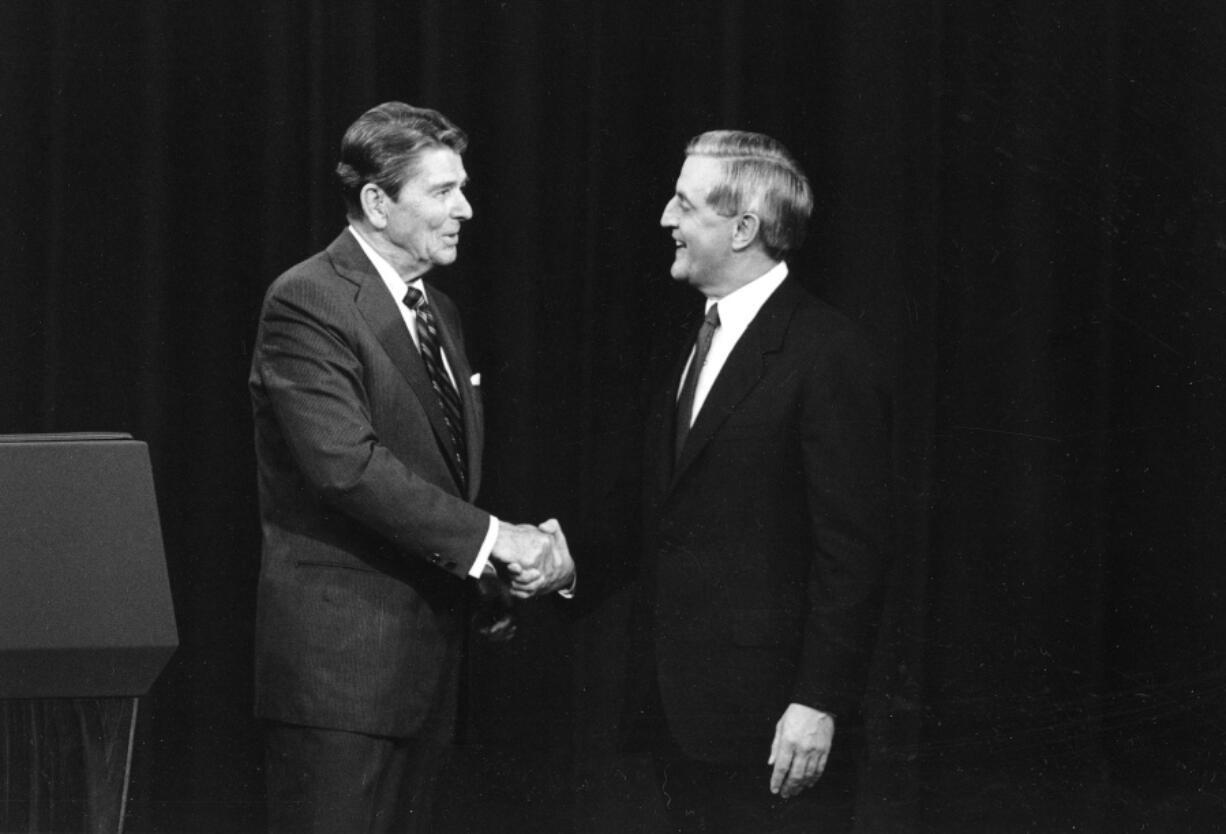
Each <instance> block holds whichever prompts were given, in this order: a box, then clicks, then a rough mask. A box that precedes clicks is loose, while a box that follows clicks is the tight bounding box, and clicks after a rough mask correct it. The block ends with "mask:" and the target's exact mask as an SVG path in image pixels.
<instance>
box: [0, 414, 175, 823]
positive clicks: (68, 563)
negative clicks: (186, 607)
mask: <svg viewBox="0 0 1226 834" xmlns="http://www.w3.org/2000/svg"><path fill="white" fill-rule="evenodd" d="M177 647H178V631H177V627H176V624H175V617H174V608H173V604H172V601H171V597H170V587H169V582H168V579H167V574H166V560H165V555H164V553H163V549H162V533H161V526H160V524H159V522H158V513H157V502H156V500H155V495H154V488H153V476H152V472H151V469H150V465H149V453H148V449H147V447H146V446H145V444H144V443H141V442H138V441H136V440H133V439H132V438H131V437H130V436H128V435H123V434H70V435H5V436H0V699H3V700H0V709H3V711H4V716H3V717H4V727H3V731H4V741H5V744H4V745H3V747H2V748H0V755H4V756H5V757H6V760H5V761H4V762H3V763H4V765H5V772H6V773H7V774H9V777H10V778H8V779H6V780H5V783H4V785H3V786H2V788H0V790H3V791H4V795H0V802H3V803H4V807H3V808H0V811H3V813H0V823H4V824H5V827H4V830H29V831H44V830H64V829H63V828H62V826H64V825H68V824H70V823H71V825H72V827H73V828H75V830H86V831H110V832H114V831H122V829H123V814H124V805H125V803H126V798H127V785H128V779H129V775H130V768H131V757H132V745H133V738H134V733H135V727H136V708H137V703H138V698H139V696H141V695H144V694H146V693H147V692H148V691H149V688H150V687H151V686H152V685H153V682H154V680H155V679H156V678H157V676H158V674H159V673H160V672H161V670H162V668H163V667H164V666H165V664H166V662H167V661H168V660H169V659H170V657H171V655H172V654H173V653H174V651H175V649H176V648H177ZM116 716H122V718H119V719H117V717H116ZM124 725H126V726H124ZM124 736H126V739H125V738H124ZM74 745H75V746H74ZM70 748H71V749H70ZM120 753H122V755H120ZM48 759H50V761H48ZM72 769H75V770H77V771H80V773H79V774H78V776H77V778H73V777H72V776H71V775H64V774H66V773H67V772H68V771H69V770H72ZM23 770H26V771H28V773H27V774H26V780H25V781H24V782H22V783H21V786H20V788H15V787H14V784H13V783H14V782H15V781H18V780H14V779H13V778H12V775H13V774H14V773H18V772H21V771H23ZM48 774H52V775H51V776H49V775H48ZM46 782H53V783H54V784H44V783H46ZM73 784H76V785H77V788H76V789H75V790H74V789H72V788H71V785H73ZM66 786H68V787H67V790H66ZM74 809H75V810H74ZM17 816H22V817H24V822H20V823H18V825H19V826H20V827H17V828H16V829H14V823H15V822H16V817H17ZM5 817H7V819H5ZM65 820H67V821H68V822H65Z"/></svg>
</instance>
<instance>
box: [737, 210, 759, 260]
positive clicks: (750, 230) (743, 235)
mask: <svg viewBox="0 0 1226 834" xmlns="http://www.w3.org/2000/svg"><path fill="white" fill-rule="evenodd" d="M761 232H762V218H760V217H758V215H757V214H755V213H754V212H752V211H746V212H743V213H742V214H741V216H740V217H738V218H737V219H736V227H735V228H734V229H733V230H732V249H733V251H734V252H740V251H743V250H745V249H748V248H749V247H750V246H751V245H753V242H754V241H755V240H757V239H758V235H759V234H761Z"/></svg>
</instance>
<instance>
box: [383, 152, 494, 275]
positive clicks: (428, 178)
mask: <svg viewBox="0 0 1226 834" xmlns="http://www.w3.org/2000/svg"><path fill="white" fill-rule="evenodd" d="M467 183H468V175H467V174H466V173H465V171H464V162H463V161H462V160H461V159H460V155H459V154H458V153H456V152H455V151H453V150H451V149H450V148H432V149H430V150H428V151H426V152H425V153H423V154H422V155H421V156H420V157H419V158H418V161H417V173H416V174H415V175H414V176H413V177H412V178H411V179H409V180H408V181H406V182H405V184H404V186H403V187H401V189H400V193H399V194H397V195H396V197H395V199H394V200H391V201H389V202H388V203H387V204H386V205H387V227H386V228H385V229H384V230H383V232H384V234H385V235H386V237H387V239H388V241H390V242H391V243H392V245H394V246H395V247H396V248H397V249H398V250H400V251H401V252H402V253H403V256H404V257H403V259H402V264H400V265H398V266H402V267H403V268H401V269H400V271H401V274H404V273H405V272H406V271H407V272H410V273H413V274H415V275H420V274H422V273H425V272H426V271H428V270H429V269H431V268H432V267H435V266H446V265H447V264H450V263H453V262H454V261H455V259H456V255H457V254H458V248H459V245H460V224H461V223H463V222H464V221H465V220H467V219H469V218H470V217H472V216H473V210H472V206H470V205H469V204H468V200H467V199H466V198H465V197H464V186H465V185H466V184H467Z"/></svg>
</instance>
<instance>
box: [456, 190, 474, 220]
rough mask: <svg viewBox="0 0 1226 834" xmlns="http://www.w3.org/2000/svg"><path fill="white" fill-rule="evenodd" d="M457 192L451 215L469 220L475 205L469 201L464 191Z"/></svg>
mask: <svg viewBox="0 0 1226 834" xmlns="http://www.w3.org/2000/svg"><path fill="white" fill-rule="evenodd" d="M456 194H457V199H456V204H455V206H454V208H452V211H451V215H452V216H453V217H456V218H458V219H460V220H468V219H469V218H471V217H472V216H473V207H472V205H471V204H470V203H469V202H468V198H467V197H465V196H464V192H462V191H457V192H456Z"/></svg>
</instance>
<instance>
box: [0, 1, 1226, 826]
mask: <svg viewBox="0 0 1226 834" xmlns="http://www.w3.org/2000/svg"><path fill="white" fill-rule="evenodd" d="M1223 43H1226V7H1222V6H1220V5H1219V4H1218V3H1217V2H1211V1H1210V0H1185V1H1184V2H1156V3H1154V2H1148V3H1147V2H1141V1H1140V0H1087V2H1085V3H1080V4H1065V5H1060V4H1043V3H1016V2H1005V0H985V1H984V2H978V3H959V2H954V0H932V2H928V3H907V2H902V0H877V1H876V2H856V0H832V1H831V2H828V3H799V2H793V3H778V4H775V3H762V4H750V3H746V2H744V0H720V1H719V2H685V1H684V0H653V1H652V2H646V0H621V2H616V3H614V2H606V0H590V2H584V3H579V2H574V3H564V2H543V3H526V2H525V3H521V2H504V3H495V2H488V3H480V2H445V0H422V2H416V3H413V2H392V1H391V0H355V2H348V3H326V2H321V0H311V1H310V2H290V0H284V2H262V3H261V2H248V3H238V2H230V3H225V2H210V3H188V2H166V1H165V0H163V1H162V2H159V1H158V0H146V1H145V2H138V1H137V0H131V1H130V2H121V1H119V0H115V1H108V2H91V3H87V2H72V1H71V0H44V1H43V2H22V1H21V0H5V2H0V183H3V184H4V185H5V186H6V193H8V195H9V197H8V203H7V206H6V209H5V210H4V211H0V251H2V252H3V253H4V255H3V281H2V282H0V386H2V389H0V390H3V392H4V394H3V396H0V432H43V431H71V430H118V431H128V432H131V433H132V434H134V435H135V436H136V437H138V438H139V439H142V440H145V441H147V442H148V443H149V445H150V450H151V455H152V459H153V467H154V475H155V480H156V483H157V488H158V493H159V501H160V511H161V514H162V524H163V528H164V533H165V539H166V549H167V554H168V560H169V568H170V577H171V584H172V590H173V594H174V598H175V603H176V606H177V611H178V617H179V624H180V630H181V638H182V648H181V649H180V651H179V652H178V654H177V655H176V657H175V659H174V660H173V661H172V662H171V664H170V666H169V667H168V669H167V670H166V672H165V673H164V675H163V676H162V678H161V680H160V681H159V683H158V684H157V686H156V687H155V689H154V691H153V692H152V693H151V695H150V697H149V698H148V699H147V703H146V704H145V705H143V706H142V708H141V722H140V728H139V730H138V739H137V741H138V748H137V752H136V762H135V764H134V767H135V774H134V781H133V786H132V791H131V795H130V799H129V830H133V831H165V832H169V831H176V832H188V831H199V832H221V831H248V830H258V829H259V827H260V826H261V825H262V813H263V812H262V806H261V803H262V799H263V795H262V773H261V767H260V747H259V734H258V730H259V728H258V726H257V725H256V724H255V722H254V721H253V719H251V718H250V683H251V681H250V667H251V662H250V649H251V630H252V621H253V611H254V586H255V578H256V573H257V569H258V552H259V530H258V520H257V513H256V497H255V484H254V461H253V453H252V447H251V426H250V420H249V405H248V399H247V391H246V386H245V378H246V372H247V364H248V361H249V357H250V348H251V343H252V339H253V336H254V327H255V320H256V315H257V313H258V308H259V302H260V299H261V296H262V294H263V291H264V289H265V288H266V287H267V285H268V283H269V282H270V281H271V280H272V279H273V277H275V276H276V275H277V274H278V273H280V272H281V271H283V270H284V269H286V268H287V267H289V266H290V265H292V264H293V263H295V262H297V261H298V260H301V259H302V258H304V257H306V256H307V255H309V254H311V253H313V252H315V251H317V250H318V249H320V248H321V247H322V246H324V245H326V243H327V242H328V241H329V240H331V238H332V237H333V236H334V235H335V234H336V233H337V231H338V230H339V229H340V228H341V225H342V223H343V216H342V211H341V208H340V203H339V200H338V198H337V197H336V196H335V194H334V190H333V188H332V184H331V179H330V170H331V168H332V166H333V165H334V163H335V154H336V148H337V146H338V143H339V138H340V134H341V133H342V131H343V129H344V128H345V126H346V125H347V124H348V123H349V122H350V121H352V119H354V118H355V117H356V116H357V115H358V114H359V113H360V112H362V111H363V110H364V109H366V108H367V107H369V106H372V105H373V104H376V103H378V102H380V101H384V100H387V99H401V100H405V101H409V102H412V103H416V104H424V105H428V106H434V107H437V108H439V109H440V110H442V111H443V112H445V113H447V114H448V115H449V116H450V117H451V118H453V119H454V120H455V121H456V122H457V123H459V124H460V125H461V126H463V127H464V128H465V129H466V130H468V131H469V133H470V134H471V137H472V144H471V148H470V151H469V153H468V154H467V157H466V165H467V167H468V170H469V173H470V174H471V176H472V180H473V181H472V187H471V189H470V198H471V201H472V203H473V205H474V209H475V218H474V220H473V221H472V222H471V224H470V225H469V227H468V228H469V231H468V232H467V233H466V236H465V242H464V245H463V248H462V253H461V258H460V261H459V262H458V263H457V265H456V266H455V267H453V268H451V269H449V270H448V272H447V274H445V275H441V276H440V278H441V280H442V281H443V282H445V285H446V286H447V287H448V288H449V289H450V290H451V292H452V294H453V296H454V297H455V298H456V299H457V300H458V302H459V303H460V306H461V308H462V310H463V312H464V315H465V319H466V330H467V332H468V334H469V338H470V341H471V342H472V343H473V344H472V350H473V354H474V359H475V365H476V368H477V369H479V370H480V371H481V372H482V375H483V384H484V387H485V389H486V398H487V413H488V420H489V425H488V435H489V438H490V440H489V449H488V453H487V486H486V488H485V491H484V499H483V500H484V503H485V505H486V506H487V507H488V508H489V509H491V510H493V511H494V512H496V513H498V514H500V515H501V516H503V517H506V518H509V519H514V520H525V521H540V520H543V519H544V518H546V517H548V516H557V517H559V518H560V519H561V520H562V522H563V524H564V525H567V526H568V529H569V528H574V529H578V528H581V527H582V526H583V525H585V524H586V521H587V520H588V519H591V518H594V517H595V516H596V515H598V513H599V511H600V509H601V501H602V498H601V496H602V495H603V487H604V486H605V485H606V484H607V480H608V479H609V478H610V477H612V475H611V473H612V472H613V471H614V470H615V469H616V463H617V458H618V455H619V450H620V449H622V448H623V447H622V445H621V444H622V441H623V440H624V438H625V436H626V433H627V432H628V431H629V430H630V428H631V427H630V426H629V425H627V423H626V421H625V420H623V419H622V415H623V414H625V413H626V409H625V408H624V406H625V405H626V404H628V403H629V402H630V401H631V400H632V399H633V398H634V396H635V392H636V391H637V388H638V386H639V382H640V368H641V366H642V363H643V361H644V359H645V358H646V357H647V356H649V355H650V354H651V352H652V349H653V343H654V340H655V337H656V336H657V335H659V334H662V333H666V332H667V331H668V329H669V328H670V327H672V326H673V324H674V323H675V322H676V321H677V320H678V318H679V317H680V316H682V315H684V314H686V313H689V312H692V311H693V310H694V309H695V308H696V307H697V304H698V297H697V296H696V295H693V294H692V293H690V292H689V291H687V290H685V289H684V288H679V287H676V286H673V285H672V284H671V282H670V280H669V279H668V276H667V264H668V263H669V259H670V257H671V255H670V252H671V243H670V241H669V239H668V237H667V235H666V234H664V233H663V232H662V231H661V230H660V229H659V227H658V225H657V221H658V218H659V215H660V213H661V211H662V209H663V206H664V203H665V201H666V200H667V198H668V196H669V195H670V194H671V191H672V187H673V182H674V180H675V177H676V173H677V170H678V168H679V165H680V162H681V153H682V149H683V147H684V143H685V141H686V140H687V139H688V138H689V137H691V136H692V135H694V134H696V133H698V132H700V131H702V130H705V129H709V128H712V127H717V126H720V127H740V128H747V129H753V130H761V131H764V132H767V133H771V134H773V135H776V136H777V137H779V138H780V139H782V140H783V141H784V142H785V143H786V144H788V145H789V146H790V147H791V148H792V150H793V151H794V152H795V153H796V154H797V156H798V157H799V158H800V159H801V161H802V164H804V165H805V166H806V168H807V169H808V171H809V173H810V175H811V178H812V179H813V182H814V184H815V187H816V189H817V192H818V197H819V204H818V211H817V216H816V217H815V221H814V225H813V229H812V233H811V237H810V240H809V243H808V244H807V246H806V248H805V250H804V251H803V252H802V253H801V254H800V256H799V257H798V258H797V259H796V260H795V261H794V262H793V264H792V267H793V271H794V273H795V274H797V275H799V276H800V277H801V278H802V280H803V281H804V283H805V284H806V285H807V286H808V287H809V288H810V289H812V290H813V291H814V292H816V293H817V294H819V295H821V296H823V297H824V298H826V299H828V300H830V301H831V302H833V303H835V304H836V305H837V306H839V307H840V308H842V309H843V310H844V312H846V313H847V314H848V315H849V316H851V317H852V318H854V319H857V320H859V321H861V322H862V323H863V325H864V327H865V328H866V329H867V331H868V332H869V333H870V334H871V335H872V336H873V337H874V338H875V339H876V340H877V342H878V343H879V345H880V347H881V349H882V351H883V352H884V353H885V355H886V356H887V357H888V358H889V359H890V361H891V362H892V367H893V375H894V376H893V378H894V395H895V410H894V417H895V424H896V428H895V453H896V455H895V486H896V493H897V504H896V530H895V540H896V545H897V547H896V549H897V557H896V559H895V561H894V564H893V568H892V571H891V583H890V593H889V603H890V604H889V609H888V612H887V618H886V622H885V624H884V626H883V628H882V633H881V639H880V645H879V647H878V653H877V660H876V662H875V664H874V669H875V673H874V681H873V685H872V691H871V693H870V699H869V706H870V726H869V738H870V742H871V743H870V753H871V755H870V756H869V759H868V761H867V763H866V769H865V776H866V779H865V782H864V790H863V791H862V794H863V795H862V797H861V799H860V807H861V811H862V813H861V818H862V819H861V828H862V829H863V830H865V831H888V830H902V831H909V830H915V831H939V832H957V831H967V832H979V831H993V832H1004V831H1019V832H1020V831H1027V832H1029V831H1054V830H1062V831H1066V830H1078V831H1103V832H1106V831H1111V832H1116V831H1130V830H1136V831H1142V830H1169V831H1174V830H1187V831H1197V830H1212V826H1213V825H1215V824H1217V821H1218V820H1220V819H1221V815H1222V813H1223V810H1224V809H1223V807H1222V806H1223V800H1222V799H1221V797H1222V796H1223V793H1222V788H1221V784H1222V783H1221V778H1218V779H1217V782H1216V784H1215V783H1214V777H1215V769H1217V768H1220V767H1221V766H1222V764H1223V762H1222V759H1223V756H1222V751H1223V749H1224V748H1226V733H1224V732H1223V722H1224V721H1226V709H1224V706H1226V691H1224V688H1226V668H1224V663H1223V660H1224V651H1223V646H1226V641H1224V639H1223V638H1224V637H1226V634H1224V628H1223V625H1222V619H1221V617H1220V616H1219V612H1220V611H1221V609H1222V605H1223V597H1222V593H1223V590H1224V588H1223V586H1224V584H1226V569H1224V568H1223V559H1222V558H1221V557H1222V554H1223V552H1224V548H1223V545H1222V541H1223V539H1224V538H1226V520H1224V519H1226V490H1224V489H1223V454H1224V449H1223V444H1222V443H1221V442H1219V439H1220V437H1221V434H1222V431H1221V427H1222V425H1223V417H1224V416H1226V406H1224V404H1223V403H1224V400H1223V398H1224V396H1226V384H1224V381H1223V380H1224V379H1226V363H1224V361H1223V354H1224V352H1226V336H1224V335H1223V334H1226V326H1224V325H1226V315H1224V313H1223V311H1224V310H1226V296H1224V295H1223V287H1224V286H1226V284H1224V283H1223V276H1224V275H1226V271H1224V269H1223V268H1224V266H1226V224H1224V223H1223V220H1224V219H1226V218H1224V214H1226V189H1224V185H1226V174H1224V170H1223V166H1224V162H1226V144H1224V142H1223V139H1222V136H1223V135H1224V134H1223V130H1224V129H1226V119H1224V118H1223V117H1224V116H1226V98H1224V97H1223V94H1222V91H1223V90H1224V89H1226V57H1224V56H1226V51H1224V50H1223V49H1222V44H1223ZM579 556H580V558H582V554H579ZM0 581H2V578H0ZM117 604H121V603H117ZM624 620H625V601H624V600H623V599H621V598H616V597H615V598H613V599H612V600H610V601H609V602H608V603H607V604H606V605H604V606H603V607H601V608H600V609H599V610H597V611H595V612H593V613H592V614H590V615H589V616H588V617H586V618H583V619H580V620H578V621H572V620H571V619H570V618H569V617H567V616H565V615H564V614H563V613H562V612H560V611H559V610H558V608H557V607H555V606H553V605H551V604H548V603H533V604H530V605H529V606H526V607H525V609H524V625H523V627H522V628H521V631H520V636H519V637H518V638H517V640H516V641H515V643H513V644H512V645H511V646H509V647H505V648H499V649H496V650H495V649H491V648H486V647H474V649H473V652H472V655H471V658H470V663H469V670H470V675H469V677H468V687H467V690H466V695H465V722H464V732H463V736H462V738H461V744H460V747H459V749H458V751H457V757H456V766H455V768H454V770H455V773H454V778H453V779H452V780H451V782H450V784H449V788H448V791H447V798H446V799H445V800H444V805H445V808H444V811H445V812H446V813H447V814H450V815H451V816H450V817H447V818H448V819H450V820H451V824H452V826H453V828H454V830H457V831H461V830H506V831H520V830H522V831H570V830H573V831H578V832H587V831H598V830H609V831H625V830H629V829H628V828H627V827H626V826H627V823H626V822H625V820H628V819H629V818H630V817H629V814H630V809H631V808H632V807H635V806H638V805H640V804H642V803H644V802H646V801H647V798H648V797H649V796H650V794H651V791H650V790H649V789H648V787H649V786H647V785H646V784H645V781H644V780H645V779H646V776H645V775H644V774H643V773H641V772H638V771H636V770H635V769H634V767H633V763H632V762H630V763H628V762H626V761H625V760H623V759H621V758H619V756H618V753H617V750H616V745H615V737H616V734H615V732H614V725H615V723H616V720H617V716H618V710H619V707H620V704H621V697H622V692H621V688H622V686H623V683H624V681H623V678H622V676H621V669H620V667H619V663H618V662H619V659H620V657H621V652H622V651H623V650H624V644H623V636H622V635H623V634H624ZM766 743H767V742H766V741H764V752H763V758H764V759H765V757H766V748H765V745H766ZM491 821H493V822H491ZM479 826H480V828H478V827H479Z"/></svg>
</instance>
